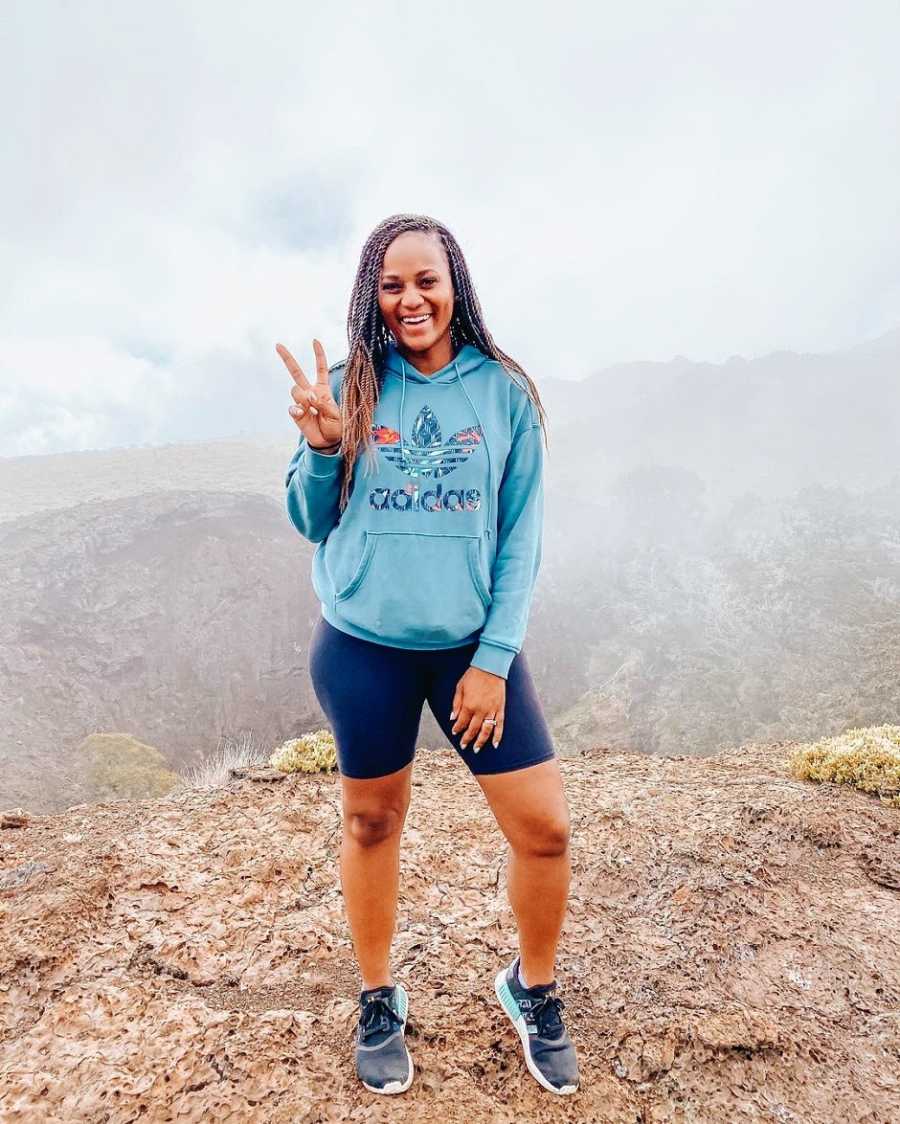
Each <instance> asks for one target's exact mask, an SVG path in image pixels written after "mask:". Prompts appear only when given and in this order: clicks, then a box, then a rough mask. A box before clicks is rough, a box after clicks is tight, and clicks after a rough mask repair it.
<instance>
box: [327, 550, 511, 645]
mask: <svg viewBox="0 0 900 1124" xmlns="http://www.w3.org/2000/svg"><path fill="white" fill-rule="evenodd" d="M491 600H492V598H491V595H490V592H489V591H488V589H487V585H486V583H485V581H484V578H483V576H482V572H481V563H480V557H479V536H478V535H423V534H418V533H416V532H413V531H366V543H365V547H364V548H363V552H362V556H361V558H360V560H359V564H358V566H357V568H356V571H355V572H354V574H353V577H352V578H351V579H350V581H349V582H348V584H347V585H346V586H345V587H344V588H343V589H341V590H339V591H338V592H337V593H336V594H335V606H334V607H335V611H336V612H337V613H338V614H339V615H340V616H341V617H342V618H343V619H344V620H346V621H347V622H348V623H350V624H354V625H356V626H357V627H358V628H362V629H365V630H366V631H368V632H373V633H376V634H378V635H379V636H382V637H384V639H385V640H386V641H388V642H393V643H396V644H398V645H401V646H402V645H405V644H408V645H410V646H412V647H415V646H416V645H421V646H423V647H434V648H439V647H441V646H442V645H451V644H454V643H457V642H458V641H460V640H463V639H464V638H465V637H467V636H470V635H471V634H472V633H473V632H475V631H476V630H478V629H480V628H481V627H482V626H483V624H484V621H485V617H486V614H487V610H488V607H489V606H490V604H491Z"/></svg>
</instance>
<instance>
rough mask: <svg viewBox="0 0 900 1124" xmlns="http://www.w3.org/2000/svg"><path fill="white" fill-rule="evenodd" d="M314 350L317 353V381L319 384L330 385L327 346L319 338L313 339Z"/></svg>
mask: <svg viewBox="0 0 900 1124" xmlns="http://www.w3.org/2000/svg"><path fill="white" fill-rule="evenodd" d="M313 351H314V352H315V353H316V382H317V383H318V384H319V386H329V385H330V384H329V382H328V360H327V359H326V358H325V348H324V347H322V345H321V344H320V343H319V341H318V340H313Z"/></svg>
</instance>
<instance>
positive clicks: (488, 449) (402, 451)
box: [399, 355, 493, 538]
mask: <svg viewBox="0 0 900 1124" xmlns="http://www.w3.org/2000/svg"><path fill="white" fill-rule="evenodd" d="M399 358H400V369H401V371H402V372H403V386H402V389H401V391H400V456H401V458H402V460H403V463H404V464H405V463H406V446H405V445H404V443H403V403H404V402H405V400H406V361H405V360H404V358H403V356H402V355H401V356H399ZM453 369H454V371H456V377H457V379H459V385H460V386H461V387H462V390H463V394H465V396H466V398H468V399H469V405H470V406H471V407H472V409H473V410H474V412H475V417H476V419H477V420H478V428H479V429H480V430H481V435H482V437H483V438H484V451H485V452H486V453H487V462H488V487H487V523H486V527H485V532H484V533H485V536H486V537H487V538H490V537H491V496H492V488H493V481H492V480H491V447H490V445H489V444H488V439H487V430H486V429H485V428H484V426H483V425H482V423H481V417H480V415H479V413H478V409H477V407H476V406H475V403H474V402H473V401H472V396H471V395H470V394H469V392H468V390H466V384H465V383H464V382H463V380H462V375H461V374H460V373H459V363H458V362H457V361H456V360H455V359H454V360H453Z"/></svg>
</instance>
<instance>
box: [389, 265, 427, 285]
mask: <svg viewBox="0 0 900 1124" xmlns="http://www.w3.org/2000/svg"><path fill="white" fill-rule="evenodd" d="M437 272H438V270H437V267H436V266H433V265H430V266H428V268H427V269H420V270H419V272H418V273H417V274H416V277H421V276H422V274H423V273H437ZM388 277H395V278H396V279H397V280H398V281H399V280H400V274H399V273H382V275H381V280H382V281H386V280H387V279H388Z"/></svg>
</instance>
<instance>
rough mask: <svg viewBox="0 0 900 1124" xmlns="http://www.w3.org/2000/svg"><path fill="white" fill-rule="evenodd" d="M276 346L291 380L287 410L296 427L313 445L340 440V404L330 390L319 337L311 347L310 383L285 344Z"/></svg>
mask: <svg viewBox="0 0 900 1124" xmlns="http://www.w3.org/2000/svg"><path fill="white" fill-rule="evenodd" d="M275 350H276V351H277V352H278V354H279V355H280V356H281V358H282V359H283V360H284V365H285V366H286V367H287V369H288V370H289V371H290V373H291V377H292V378H293V380H294V385H293V386H292V387H291V397H292V398H293V399H294V403H293V405H291V406H290V407H289V409H288V413H289V414H290V415H291V417H292V418H293V419H294V421H295V422H296V423H297V428H298V429H299V430H300V432H301V433H302V434H303V436H304V437H305V438H306V440H307V442H308V443H309V445H310V447H311V448H313V449H315V448H316V447H319V448H327V447H328V446H330V445H336V444H337V443H338V442H339V441H340V440H341V435H342V433H343V423H342V421H341V408H340V406H338V404H337V402H336V401H335V399H334V395H333V394H332V393H331V384H330V382H329V381H328V360H327V359H326V358H325V349H324V348H323V347H322V345H321V344H320V343H319V341H318V340H313V351H314V352H315V353H316V381H315V383H313V384H310V382H309V380H308V379H307V377H306V375H304V373H303V371H302V370H301V369H300V364H299V363H298V362H297V360H296V359H295V358H294V357H293V355H291V353H290V352H289V351H288V349H287V348H286V347H285V346H284V344H280V343H278V344H276V345H275Z"/></svg>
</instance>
